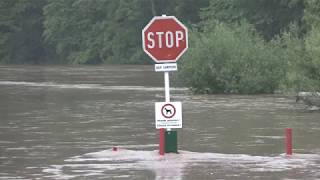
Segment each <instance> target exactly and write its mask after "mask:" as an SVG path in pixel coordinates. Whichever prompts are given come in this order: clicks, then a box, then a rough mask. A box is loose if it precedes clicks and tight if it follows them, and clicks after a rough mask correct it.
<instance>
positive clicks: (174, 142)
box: [165, 131, 178, 153]
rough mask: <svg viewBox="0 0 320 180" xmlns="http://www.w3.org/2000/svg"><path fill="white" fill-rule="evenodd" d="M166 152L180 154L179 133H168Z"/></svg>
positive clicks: (166, 134)
mask: <svg viewBox="0 0 320 180" xmlns="http://www.w3.org/2000/svg"><path fill="white" fill-rule="evenodd" d="M165 152H166V153H178V133H177V131H166V133H165Z"/></svg>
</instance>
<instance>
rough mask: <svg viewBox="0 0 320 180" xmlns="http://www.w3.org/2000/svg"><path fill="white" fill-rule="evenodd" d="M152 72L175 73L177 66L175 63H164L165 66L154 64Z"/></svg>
mask: <svg viewBox="0 0 320 180" xmlns="http://www.w3.org/2000/svg"><path fill="white" fill-rule="evenodd" d="M154 70H155V71H156V72H169V71H177V70H178V66H177V63H165V64H155V65H154Z"/></svg>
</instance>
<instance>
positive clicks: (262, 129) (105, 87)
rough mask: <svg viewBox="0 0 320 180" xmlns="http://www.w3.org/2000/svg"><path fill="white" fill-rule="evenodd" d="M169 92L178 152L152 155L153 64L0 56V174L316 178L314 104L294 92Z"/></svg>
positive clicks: (158, 84)
mask: <svg viewBox="0 0 320 180" xmlns="http://www.w3.org/2000/svg"><path fill="white" fill-rule="evenodd" d="M171 95H172V101H182V104H183V121H184V122H183V124H184V127H183V129H181V130H179V133H178V135H179V137H178V139H179V140H178V143H179V149H180V154H167V155H166V156H164V157H159V156H158V155H157V142H158V132H157V130H155V124H154V112H153V111H154V102H160V101H163V99H164V93H163V74H162V73H155V72H153V67H152V66H99V67H97V66H76V67H60V66H1V67H0V179H37V178H38V179H70V178H79V179H108V178H109V179H110V178H118V179H166V178H167V179H253V178H257V179H316V178H320V174H319V172H320V157H319V153H320V142H319V140H318V139H319V138H320V135H319V130H320V123H319V119H320V113H319V112H309V111H307V110H306V109H305V107H304V106H303V105H302V104H296V103H295V99H294V98H293V97H286V96H274V95H256V96H244V95H191V94H190V93H189V92H188V91H187V90H186V89H185V88H177V87H176V88H173V89H172V93H171ZM286 127H292V128H293V135H294V152H295V153H296V154H295V155H294V156H293V157H292V158H287V157H285V156H283V155H282V154H283V152H284V144H283V134H284V128H286ZM113 146H119V147H121V150H120V151H118V152H112V151H110V150H109V149H110V148H111V147H113ZM270 172H272V173H270Z"/></svg>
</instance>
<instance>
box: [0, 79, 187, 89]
mask: <svg viewBox="0 0 320 180" xmlns="http://www.w3.org/2000/svg"><path fill="white" fill-rule="evenodd" d="M0 85H18V86H31V87H51V88H60V89H100V90H131V91H163V88H162V87H147V86H106V85H102V84H59V83H54V82H25V81H0ZM170 89H171V90H174V91H186V90H187V88H170Z"/></svg>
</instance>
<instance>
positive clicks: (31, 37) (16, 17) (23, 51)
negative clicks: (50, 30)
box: [0, 0, 45, 63]
mask: <svg viewBox="0 0 320 180" xmlns="http://www.w3.org/2000/svg"><path fill="white" fill-rule="evenodd" d="M44 3H45V1H43V0H2V1H0V62H2V63H43V61H45V48H44V45H43V41H42V31H43V26H42V20H43V16H42V7H43V5H44Z"/></svg>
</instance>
